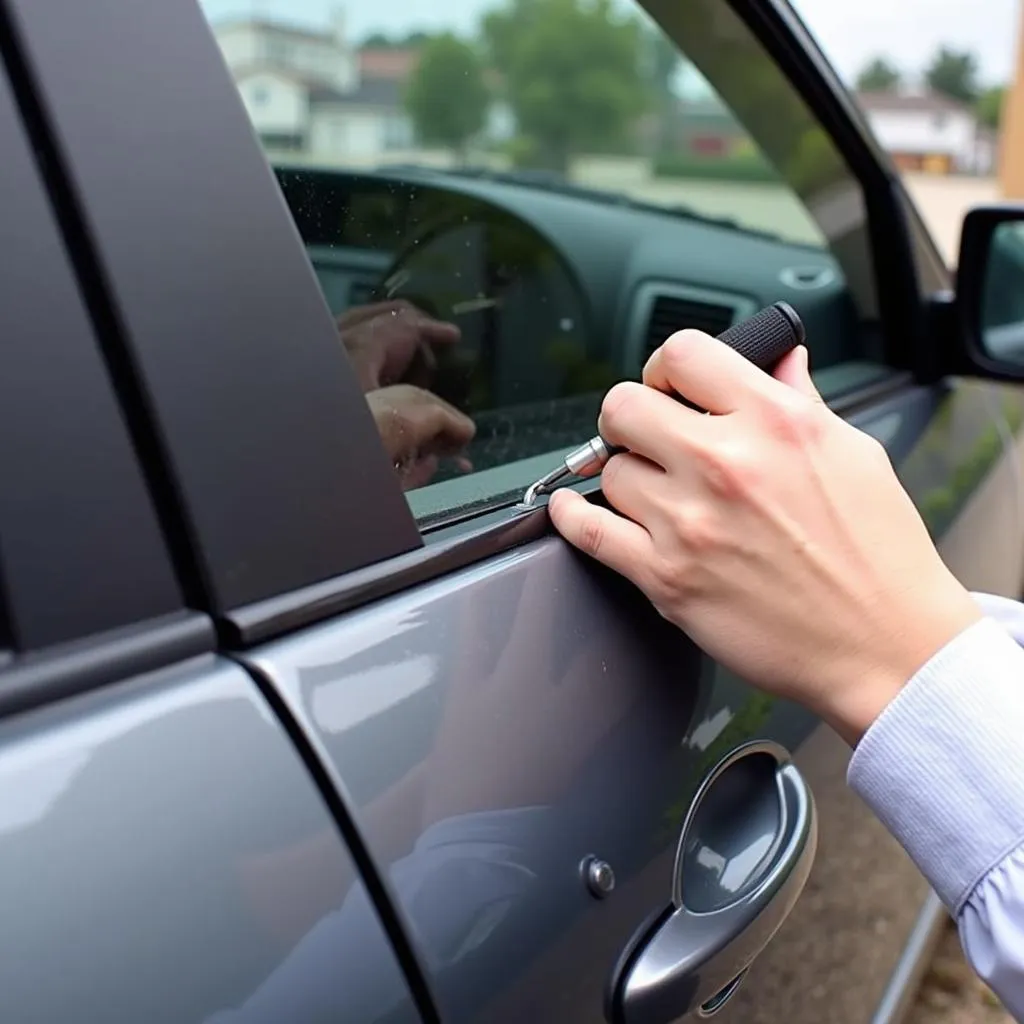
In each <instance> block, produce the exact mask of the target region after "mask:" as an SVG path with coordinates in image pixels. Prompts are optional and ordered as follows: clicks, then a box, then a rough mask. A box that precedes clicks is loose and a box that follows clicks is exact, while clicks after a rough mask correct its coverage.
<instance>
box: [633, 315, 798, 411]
mask: <svg viewBox="0 0 1024 1024" xmlns="http://www.w3.org/2000/svg"><path fill="white" fill-rule="evenodd" d="M643 381H644V383H645V384H646V385H647V386H648V387H651V388H655V389H657V390H658V391H663V392H667V393H671V392H673V391H674V392H676V393H677V394H679V395H682V397H683V398H685V399H687V400H688V401H690V402H692V403H693V404H694V405H696V406H698V407H699V408H701V409H706V410H707V411H708V412H712V413H716V414H720V415H724V414H726V413H730V412H735V411H736V410H737V409H738V408H740V407H742V406H743V405H745V404H748V403H750V402H751V401H760V400H763V398H764V397H766V396H769V395H771V394H772V393H773V389H775V388H777V387H778V384H777V383H776V382H775V381H773V380H772V378H771V377H770V376H769V375H768V374H767V373H765V372H764V371H763V370H760V369H758V368H757V367H756V366H755V365H754V364H753V363H752V362H750V361H749V360H748V359H745V358H744V357H743V356H741V355H740V354H739V352H737V351H736V350H735V349H732V348H730V347H729V346H728V345H726V344H723V343H722V342H721V341H719V340H718V339H717V338H712V337H711V335H709V334H704V333H702V332H701V331H680V332H678V333H677V334H673V335H672V337H671V338H669V339H668V341H666V342H665V344H664V345H662V346H661V348H659V349H656V350H655V351H654V354H653V355H652V356H651V358H650V359H648V360H647V365H646V366H645V367H644V373H643Z"/></svg>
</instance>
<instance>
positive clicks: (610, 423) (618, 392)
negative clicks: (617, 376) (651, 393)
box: [598, 380, 647, 440]
mask: <svg viewBox="0 0 1024 1024" xmlns="http://www.w3.org/2000/svg"><path fill="white" fill-rule="evenodd" d="M646 391H647V388H646V387H645V386H644V385H643V384H638V383H636V382H635V381H628V380H627V381H622V382H621V383H619V384H616V385H615V386H614V387H613V388H611V389H610V390H609V391H608V394H606V395H605V396H604V401H603V402H602V403H601V416H600V418H599V421H598V425H599V427H600V430H601V433H602V434H607V435H609V436H610V437H611V438H612V439H613V440H614V438H615V437H617V436H618V434H617V430H618V427H619V425H620V424H621V423H622V422H623V421H624V420H626V419H629V418H630V417H631V416H632V415H633V413H634V412H635V411H636V410H637V409H638V407H639V406H641V405H642V404H643V402H644V398H645V392H646Z"/></svg>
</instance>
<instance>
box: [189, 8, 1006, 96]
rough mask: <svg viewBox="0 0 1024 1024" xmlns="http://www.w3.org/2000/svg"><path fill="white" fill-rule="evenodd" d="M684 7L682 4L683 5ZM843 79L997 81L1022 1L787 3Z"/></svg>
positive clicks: (418, 21) (354, 16)
mask: <svg viewBox="0 0 1024 1024" xmlns="http://www.w3.org/2000/svg"><path fill="white" fill-rule="evenodd" d="M200 2H201V4H202V6H203V8H204V10H205V11H206V13H207V15H208V16H209V17H211V18H220V17H225V16H229V15H234V14H252V13H261V14H264V15H268V16H273V17H277V18H284V19H287V20H289V21H292V22H295V23H298V24H306V25H313V26H323V25H325V24H326V23H327V21H328V19H329V18H330V16H331V12H332V10H335V9H337V8H338V7H339V6H340V7H341V9H342V10H343V11H344V16H345V21H346V24H347V25H348V27H349V32H350V34H351V37H352V38H355V39H360V38H362V37H363V36H365V35H368V34H369V33H370V32H374V31H378V30H380V31H384V32H395V31H397V32H402V33H405V32H408V31H410V30H412V29H414V28H420V27H422V28H424V29H427V30H429V29H438V28H452V29H454V30H455V31H465V30H466V29H468V28H469V27H470V26H471V25H473V24H475V22H476V19H477V17H478V16H479V13H480V12H481V11H482V10H485V9H487V8H489V7H491V6H492V5H493V0H445V2H444V3H438V4H427V3H425V2H424V0H347V2H345V3H342V4H339V2H338V0H200ZM683 2H685V0H683ZM792 2H793V6H794V7H795V8H796V9H797V11H798V12H799V13H800V16H801V17H802V18H803V20H804V22H805V23H806V24H807V25H808V27H809V28H810V29H811V31H812V32H813V33H814V34H815V35H816V36H817V38H818V42H819V43H820V44H821V46H822V48H823V49H824V51H825V53H826V54H827V56H828V57H829V59H830V60H831V61H832V63H833V64H834V65H835V66H836V68H837V69H838V71H839V73H840V75H842V77H843V78H844V79H845V80H846V81H852V79H853V78H854V77H855V76H856V74H857V72H858V71H859V70H860V68H861V67H863V65H864V64H865V63H866V62H867V61H868V60H869V59H871V58H872V57H874V56H876V55H879V54H881V55H883V56H885V57H887V58H888V59H890V60H892V61H893V62H894V63H895V64H896V65H897V66H899V67H900V68H902V69H903V70H904V71H905V72H906V73H907V74H909V75H910V76H914V75H918V74H920V73H921V71H922V70H923V69H924V67H925V65H926V64H927V62H928V59H929V57H930V56H931V54H932V53H934V51H935V50H936V49H937V47H939V46H940V45H943V44H945V45H948V46H952V47H954V48H956V49H961V50H964V49H967V50H972V51H973V52H974V53H975V54H976V55H977V57H978V62H979V67H980V77H981V80H982V82H983V83H984V84H993V83H998V82H1001V81H1004V80H1005V79H1006V78H1007V77H1008V76H1009V74H1010V69H1011V68H1012V66H1013V61H1014V56H1015V52H1014V51H1015V47H1016V40H1017V37H1018V21H1019V18H1020V13H1021V8H1022V7H1024V0H857V2H856V3H855V4H852V3H850V2H849V0H792Z"/></svg>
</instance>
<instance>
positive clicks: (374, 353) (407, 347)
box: [337, 299, 462, 392]
mask: <svg viewBox="0 0 1024 1024" xmlns="http://www.w3.org/2000/svg"><path fill="white" fill-rule="evenodd" d="M337 324H338V333H339V335H340V336H341V341H342V344H343V345H344V346H345V351H346V352H348V356H349V359H350V360H351V361H352V366H353V368H354V369H355V371H356V375H357V376H358V377H359V386H360V387H361V388H362V389H363V391H364V392H367V391H374V390H376V389H377V388H383V387H388V386H389V385H391V384H398V383H400V382H401V383H407V384H418V385H419V386H421V387H426V386H427V385H428V384H429V377H430V375H431V373H432V372H433V369H434V357H433V353H432V352H431V350H430V345H432V344H437V345H453V344H455V343H456V342H457V341H459V339H460V338H461V336H462V335H461V332H460V331H459V329H458V327H456V326H455V325H454V324H448V323H443V322H442V321H440V320H435V319H434V318H433V317H430V316H427V314H426V313H423V312H422V311H421V310H419V309H417V308H416V307H415V306H413V305H412V304H411V303H409V302H407V301H406V300H405V299H394V300H390V301H388V302H376V303H372V304H370V305H367V306H354V307H353V308H352V309H349V310H347V311H346V312H344V313H342V315H341V316H339V317H338V320H337ZM417 356H420V358H421V364H420V371H421V372H420V375H419V377H418V378H416V379H414V378H413V376H411V375H410V370H411V369H413V364H414V361H415V360H416V357H417Z"/></svg>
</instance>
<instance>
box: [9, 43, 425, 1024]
mask: <svg viewBox="0 0 1024 1024" xmlns="http://www.w3.org/2000/svg"><path fill="white" fill-rule="evenodd" d="M3 31H6V29H4V30H3ZM4 42H5V44H6V43H8V42H9V37H7V36H6V35H5V36H4ZM5 56H6V52H5ZM13 81H17V82H18V84H19V86H20V87H21V88H22V89H24V87H25V85H26V81H25V79H24V77H22V76H21V75H20V73H17V72H16V74H14V75H12V76H11V78H10V79H9V78H8V76H7V71H6V68H5V67H4V66H3V65H0V149H2V151H3V154H4V156H3V160H2V161H0V241H2V244H3V249H4V252H5V254H6V258H5V261H4V265H3V268H2V270H0V338H2V343H0V478H2V481H3V482H2V485H0V553H2V557H0V594H2V595H3V597H2V602H0V902H2V904H3V908H4V911H3V914H2V916H0V985H2V987H3V992H4V997H3V1004H4V1008H3V1017H4V1020H6V1021H10V1022H11V1024H42V1022H53V1021H66V1020H90V1021H110V1022H111V1024H114V1022H124V1024H128V1022H132V1021H141V1020H147V1021H154V1022H156V1021H167V1022H172V1021H173V1022H176V1024H180V1022H183V1021H214V1020H218V1021H224V1022H227V1021H231V1020H235V1019H237V1016H236V1014H235V1011H234V1008H235V1007H236V1006H237V1005H240V1004H242V1003H244V1001H245V999H246V998H247V996H248V995H249V993H250V992H251V991H253V990H255V989H259V988H260V986H261V985H263V984H265V983H266V982H267V979H270V978H277V977H279V976H280V974H281V967H282V965H283V963H284V961H285V960H287V957H288V954H289V952H290V949H291V946H292V944H293V943H294V941H295V936H296V935H297V934H302V933H304V932H305V931H306V930H307V929H308V927H309V924H310V922H313V921H315V920H317V919H318V918H320V917H322V916H324V915H326V914H329V912H330V911H331V910H332V909H333V908H335V907H336V906H338V905H339V904H340V903H341V902H342V901H343V900H344V901H345V904H346V905H347V906H348V907H349V908H350V913H351V914H354V915H355V916H356V917H358V918H361V922H360V932H359V939H360V941H359V947H358V949H349V950H347V951H346V950H344V949H341V948H339V947H334V946H332V945H331V943H330V942H328V943H327V944H326V945H325V946H324V947H323V950H324V953H325V954H326V955H327V956H330V957H332V958H334V959H335V960H336V961H337V966H335V967H334V968H333V969H332V970H331V971H330V973H328V974H322V975H320V976H319V977H315V978H312V979H310V978H308V977H306V978H301V979H299V980H298V984H301V985H304V986H310V985H314V986H315V987H316V990H317V997H316V998H317V999H318V1000H319V1002H318V1004H317V1005H318V1010H317V1011H316V1012H315V1013H308V1012H307V1013H306V1015H305V1017H304V1018H303V1019H305V1020H328V1019H332V1020H333V1019H339V1018H341V1019H362V1018H365V1017H366V1016H367V1015H368V1014H370V1013H371V1012H372V1013H373V1014H374V1015H375V1016H374V1019H380V1015H381V1011H382V1010H386V1011H387V1013H389V1014H390V1017H389V1018H388V1019H393V1020H396V1021H399V1020H400V1021H418V1020H420V1019H422V1018H421V1017H420V1014H419V1013H418V1011H417V1009H416V1006H415V1003H414V1001H413V999H412V997H411V994H410V991H409V989H408V987H407V984H406V981H405V978H404V975H403V972H402V969H401V967H400V965H399V962H398V960H397V959H396V958H395V955H394V953H393V951H392V947H391V944H390V941H389V939H388V938H387V934H386V930H385V928H384V926H383V925H382V924H381V922H380V920H379V918H378V917H377V912H376V910H375V904H374V900H373V898H372V893H368V892H367V890H366V888H365V887H364V886H363V883H362V880H361V875H360V872H359V869H358V868H357V866H356V863H355V860H354V859H353V857H352V856H351V855H350V853H349V851H348V849H347V847H346V845H345V842H344V840H343V838H342V835H341V833H340V832H339V828H338V824H337V821H336V819H335V818H334V817H333V813H332V810H333V811H336V810H337V807H336V802H335V800H334V798H333V797H331V796H329V798H328V799H327V800H325V799H324V797H323V795H322V794H321V792H320V791H319V790H318V788H317V785H316V783H315V781H314V779H313V778H312V777H311V776H310V774H309V772H308V771H307V769H306V767H305V764H304V762H303V759H302V757H301V756H300V753H299V752H297V751H296V749H295V748H294V746H293V745H292V743H291V741H290V739H289V738H288V734H287V732H286V731H285V730H284V729H283V728H282V726H281V724H280V723H279V722H278V720H277V719H276V718H275V717H274V715H273V713H272V711H271V710H270V707H269V705H268V704H267V701H266V699H265V698H264V697H263V696H261V694H260V691H259V689H258V687H257V685H256V683H255V682H254V681H253V679H252V678H251V677H250V676H249V675H248V674H247V673H246V672H245V671H244V670H243V669H242V668H241V667H240V666H239V665H237V664H236V663H234V662H232V661H230V660H229V659H227V658H225V657H224V656H223V655H220V654H218V653H217V650H216V647H217V640H216V634H215V629H214V625H213V621H212V619H211V618H210V616H209V615H208V614H206V613H204V612H202V611H199V610H196V608H195V607H194V606H192V605H191V603H190V601H189V599H188V598H186V596H185V595H186V593H187V592H188V586H189V585H188V580H189V572H190V566H189V564H188V560H187V558H184V559H182V558H179V557H178V556H180V555H181V549H180V548H178V549H177V550H175V545H174V544H173V543H169V542H168V539H167V538H168V535H169V534H171V533H172V532H173V529H174V524H173V522H172V521H171V520H169V519H168V518H162V517H161V515H160V514H159V513H158V507H159V508H160V510H161V511H162V512H165V513H166V512H168V511H169V509H168V507H167V505H166V503H165V502H162V501H161V500H160V498H161V497H162V495H163V493H164V492H163V490H162V488H163V487H164V485H165V481H162V480H161V478H160V476H161V469H160V466H159V464H158V460H156V459H155V458H154V457H153V451H152V448H151V447H150V443H151V441H152V437H151V436H150V435H148V434H147V431H146V427H145V420H144V417H142V416H141V415H140V409H139V406H138V405H137V404H135V401H134V400H133V399H137V398H138V395H133V394H132V391H133V388H132V385H131V383H130V381H129V380H128V379H127V378H126V376H125V374H124V367H123V364H121V363H119V362H118V360H117V358H116V357H115V356H114V355H113V354H112V351H111V348H112V347H113V346H115V345H116V339H115V338H114V337H112V335H113V334H114V333H115V332H116V328H114V327H112V326H111V321H110V320H107V319H106V318H105V314H107V313H110V312H111V311H112V310H113V306H112V305H106V303H107V301H108V300H109V295H107V294H105V292H104V289H103V288H102V287H100V286H98V285H97V282H96V280H95V278H93V277H91V276H90V273H89V270H90V262H89V253H88V251H87V243H86V242H85V239H84V238H83V236H82V235H80V234H77V235H76V234H75V229H76V225H75V223H74V221H73V220H72V219H69V218H68V210H67V208H66V207H62V206H61V204H60V202H56V203H55V202H52V200H53V199H54V195H55V193H56V192H57V190H58V189H60V188H61V177H60V171H59V164H58V163H54V162H50V163H47V161H48V159H49V158H50V157H52V155H53V151H52V150H50V149H48V148H47V142H46V141H45V138H43V137H42V136H41V135H39V134H35V132H38V130H39V124H38V122H37V123H35V124H33V123H32V118H33V108H32V105H31V103H29V104H28V113H27V114H26V113H25V107H24V106H20V103H19V101H20V100H22V99H24V98H25V93H22V94H21V95H18V94H17V93H16V91H15V89H14V87H13V86H12V82H13ZM27 125H32V127H33V131H30V130H27V127H26V126H27ZM43 154H46V156H44V155H43ZM44 166H45V167H46V170H47V177H46V179H45V183H44V178H43V177H42V176H41V175H40V168H41V167H44ZM47 186H49V188H48V187H47ZM55 207H56V209H55ZM58 211H59V212H60V213H62V214H63V215H64V220H63V223H62V222H61V221H60V220H59V218H58ZM61 226H62V227H63V228H64V231H63V232H62V231H61ZM70 240H74V241H75V242H76V243H78V244H76V245H74V246H71V245H69V244H68V243H69V241H70ZM69 250H71V252H70V253H69ZM72 253H73V255H72ZM100 337H103V341H104V345H101V344H99V342H98V338H100ZM143 467H145V469H144V468H143ZM269 999H271V1000H272V1001H273V1012H274V1013H275V1014H277V1017H276V1019H280V1020H288V1019H294V1017H293V1016H292V1012H291V1006H290V1002H289V999H288V990H287V989H286V991H285V993H284V994H283V995H282V993H281V991H280V990H279V989H278V990H273V989H271V991H270V993H269ZM306 1007H307V1009H308V1002H307V1004H306ZM368 1007H369V1008H370V1009H368Z"/></svg>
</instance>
